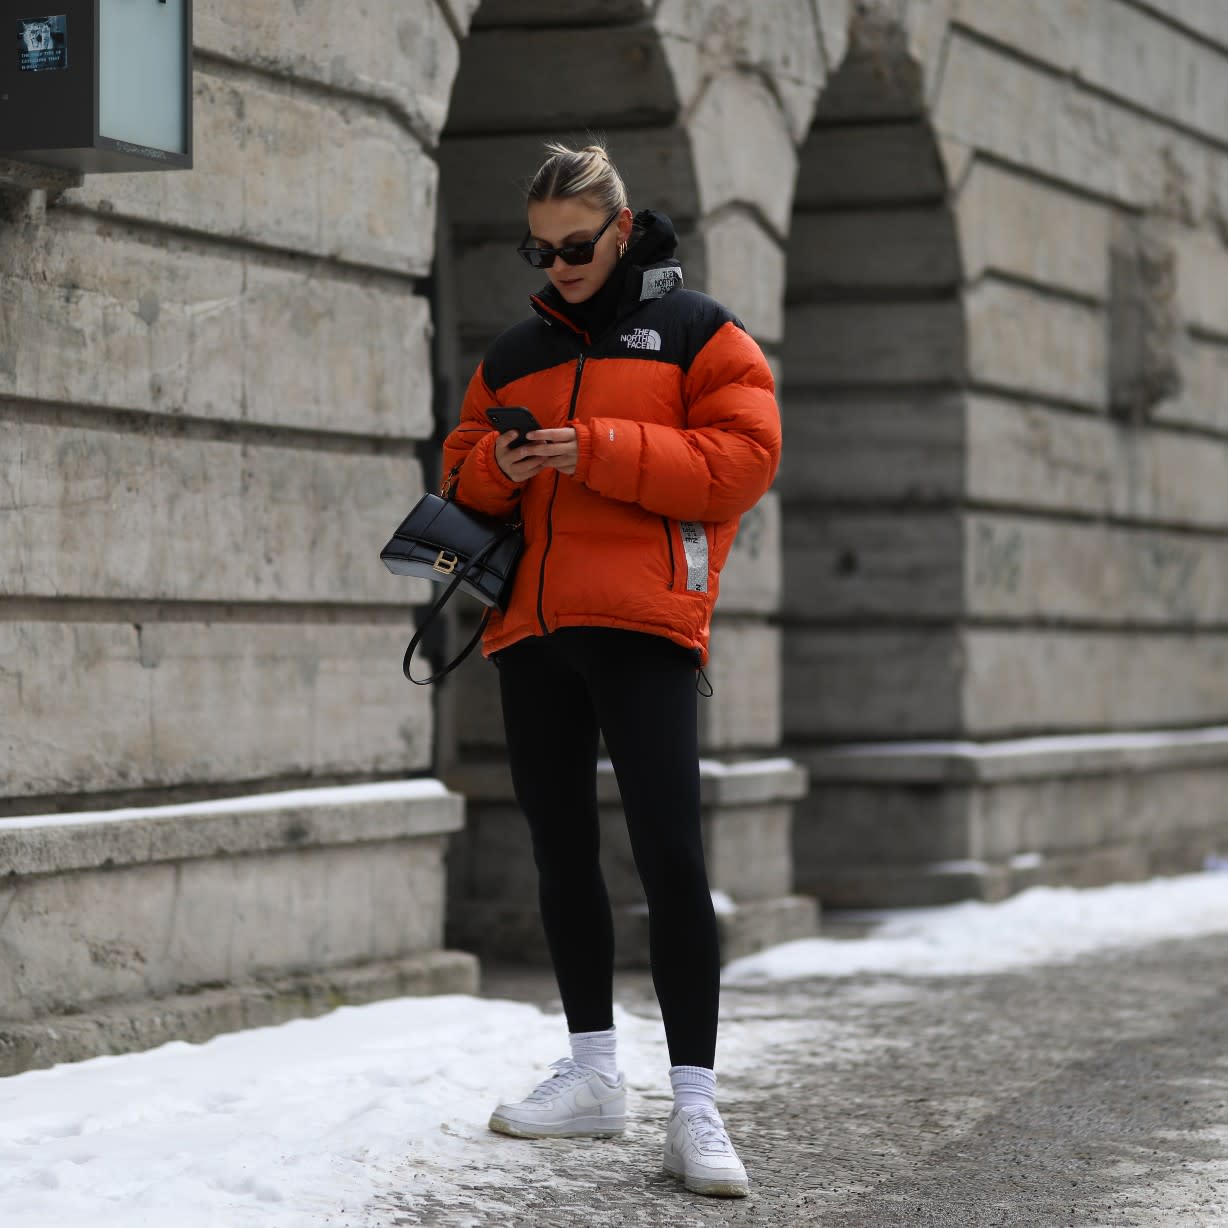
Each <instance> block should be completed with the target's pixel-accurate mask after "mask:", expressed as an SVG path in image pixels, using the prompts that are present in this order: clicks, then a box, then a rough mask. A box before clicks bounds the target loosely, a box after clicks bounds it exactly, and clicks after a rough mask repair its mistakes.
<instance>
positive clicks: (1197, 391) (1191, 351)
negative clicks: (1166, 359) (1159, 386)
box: [1151, 333, 1228, 436]
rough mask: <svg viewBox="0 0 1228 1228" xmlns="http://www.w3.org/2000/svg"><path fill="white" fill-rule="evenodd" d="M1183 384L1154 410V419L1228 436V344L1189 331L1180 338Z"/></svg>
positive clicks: (1179, 361) (1180, 364) (1179, 348)
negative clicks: (1227, 391) (1227, 390)
mask: <svg viewBox="0 0 1228 1228" xmlns="http://www.w3.org/2000/svg"><path fill="white" fill-rule="evenodd" d="M1177 344H1178V351H1179V358H1178V367H1179V370H1180V372H1181V388H1180V390H1179V391H1178V392H1177V394H1176V395H1175V396H1173V397H1172V398H1171V399H1169V400H1167V401H1161V402H1160V403H1159V404H1158V405H1156V406H1155V408H1154V409H1153V410H1152V411H1151V421H1152V422H1155V423H1157V424H1159V423H1172V424H1173V425H1184V426H1195V427H1199V428H1201V429H1202V430H1205V431H1215V432H1216V433H1217V434H1220V435H1224V436H1228V393H1226V392H1225V390H1226V389H1228V344H1226V343H1224V342H1220V341H1212V340H1209V339H1207V338H1205V337H1201V336H1194V335H1190V334H1189V333H1186V334H1185V335H1184V336H1183V337H1181V338H1179V339H1178V342H1177Z"/></svg>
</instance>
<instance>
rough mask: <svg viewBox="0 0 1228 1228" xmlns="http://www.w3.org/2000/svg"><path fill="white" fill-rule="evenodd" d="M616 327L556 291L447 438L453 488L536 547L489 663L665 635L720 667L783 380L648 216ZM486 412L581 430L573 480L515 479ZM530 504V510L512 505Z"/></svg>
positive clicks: (776, 446)
mask: <svg viewBox="0 0 1228 1228" xmlns="http://www.w3.org/2000/svg"><path fill="white" fill-rule="evenodd" d="M636 227H637V233H638V234H639V235H640V238H639V240H638V241H637V242H636V243H635V245H634V246H633V247H632V249H631V251H630V253H629V254H628V256H627V257H626V258H625V260H626V261H627V264H628V268H627V270H626V272H625V274H623V272H622V270H620V271H619V273H620V274H622V275H624V276H625V279H626V284H625V290H624V291H623V293H622V295H621V297H620V300H619V304H618V307H617V310H616V312H615V318H614V324H613V326H612V327H608V328H607V329H606V330H605V331H604V332H603V333H602V334H601V335H600V336H597V337H591V336H589V334H588V333H587V332H585V330H584V328H583V327H582V326H581V324H580V323H578V322H577V319H576V314H577V313H575V312H569V309H568V305H567V304H566V302H565V301H564V300H563V299H562V297H561V296H560V295H558V293H557V292H556V291H554V289H553V287H548V288H547V289H546V290H545V291H543V293H542V294H540V295H535V296H533V298H532V299H531V302H532V304H533V308H534V311H535V312H536V315H535V316H534V317H532V318H530V319H528V320H526V321H524V322H522V323H520V324H517V325H515V326H514V327H512V328H510V329H508V330H507V331H506V332H505V333H503V334H502V335H501V336H499V337H498V338H497V339H496V340H495V342H494V343H493V344H492V345H491V347H490V349H489V350H488V351H487V352H486V355H485V357H484V358H483V360H482V362H481V364H480V365H479V367H478V369H477V371H476V372H475V373H474V376H473V378H472V380H471V381H470V383H469V388H468V390H467V392H466V394H465V399H464V404H463V405H462V408H461V419H460V423H459V425H458V426H457V427H456V429H454V430H453V431H452V433H451V434H450V435H449V436H448V437H447V439H446V440H445V441H444V472H445V473H446V474H448V475H449V476H448V478H446V479H445V483H444V485H445V489H448V488H449V487H451V486H452V484H453V483H455V497H456V499H457V500H458V501H459V502H460V503H462V504H464V505H466V506H467V507H471V508H474V509H475V510H477V511H481V512H485V513H487V514H489V515H493V516H499V517H503V518H512V517H515V516H516V515H517V514H519V516H520V518H521V519H522V520H523V522H524V535H525V550H524V554H523V555H522V557H521V560H520V567H519V569H518V571H517V573H516V580H515V583H514V585H513V589H512V596H511V600H510V602H509V603H508V608H507V611H506V613H504V614H502V615H500V614H499V613H498V612H497V611H496V612H495V613H494V614H493V615H492V617H491V620H490V623H489V625H488V627H487V630H486V634H485V637H484V639H483V645H482V648H483V652H484V653H485V655H487V656H490V655H492V654H493V653H496V652H498V651H499V650H500V649H502V648H506V647H508V646H509V645H511V644H514V643H515V642H516V641H517V640H520V639H523V638H524V637H526V636H530V635H547V634H549V633H550V632H552V631H554V630H556V629H557V628H559V627H577V626H601V627H623V628H627V629H630V630H633V631H646V632H649V633H650V634H653V635H662V636H666V637H667V638H669V639H671V640H673V641H674V642H675V643H678V644H681V645H683V646H684V647H686V648H688V649H690V650H691V651H693V652H694V654H695V660H696V664H697V666H698V665H702V664H704V663H705V662H706V661H707V658H708V637H709V627H710V622H711V618H712V608H713V606H714V604H715V602H716V597H717V591H718V587H719V582H720V572H721V568H722V567H723V566H724V563H725V560H726V558H727V557H728V554H729V548H730V546H731V545H732V544H733V538H734V534H735V533H736V532H737V528H738V520H739V518H740V517H741V515H742V513H744V512H746V511H748V510H749V509H750V508H751V507H753V506H754V504H755V503H756V502H758V500H759V499H760V498H761V497H762V495H763V494H764V492H765V491H766V490H767V489H768V487H769V486H770V485H771V483H772V479H773V478H774V476H775V474H776V468H777V465H778V464H779V461H780V414H779V411H778V409H777V406H776V398H775V393H774V386H773V380H772V373H771V371H770V369H769V368H768V365H767V361H766V360H765V358H764V356H763V353H762V351H761V350H760V349H759V347H758V346H757V345H756V344H755V342H754V341H753V340H752V339H751V338H750V336H749V335H748V334H747V332H746V330H745V329H744V328H743V327H742V325H741V323H740V322H739V321H738V320H737V319H736V318H735V317H734V316H732V315H731V314H730V313H729V312H728V311H726V310H725V308H724V307H722V306H721V305H720V304H719V303H717V302H716V301H715V300H714V299H711V298H709V297H708V296H707V295H703V294H698V293H695V292H694V291H691V290H686V289H683V288H682V271H681V268H680V267H679V265H678V263H677V261H675V260H672V259H669V258H667V259H663V260H653V261H652V262H651V263H649V264H646V265H645V264H642V263H640V260H642V258H643V256H644V254H645V253H647V254H648V255H650V256H659V255H661V254H662V253H665V254H667V255H672V252H673V248H674V236H673V226H672V225H671V224H670V222H669V219H668V218H665V217H664V215H662V214H657V213H652V212H646V213H641V214H639V215H637V217H636ZM492 405H524V406H527V407H528V408H529V409H530V410H532V412H533V414H534V416H535V417H536V418H537V421H538V422H539V423H540V424H541V425H542V426H543V427H551V426H574V427H575V428H576V438H577V440H578V444H579V461H578V463H577V465H576V471H575V474H574V476H570V477H569V476H566V475H563V474H560V473H559V472H558V470H554V469H546V470H544V471H543V472H541V473H539V474H538V475H537V476H536V477H533V478H531V479H530V480H529V481H528V482H525V483H522V484H520V485H517V484H515V483H513V482H511V481H509V480H508V478H507V477H506V476H505V475H504V473H503V471H502V470H501V469H500V468H499V466H498V464H497V463H496V461H495V449H494V444H495V439H496V437H497V433H496V432H495V431H494V429H493V428H492V427H491V426H490V424H489V422H488V421H487V419H486V414H485V411H486V409H487V408H488V407H489V406H492ZM518 505H519V506H518Z"/></svg>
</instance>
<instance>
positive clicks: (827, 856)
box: [793, 750, 976, 884]
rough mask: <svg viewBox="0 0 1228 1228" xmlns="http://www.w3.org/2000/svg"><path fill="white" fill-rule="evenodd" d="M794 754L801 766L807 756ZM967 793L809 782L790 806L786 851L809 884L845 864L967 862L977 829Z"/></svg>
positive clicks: (956, 789) (929, 787)
mask: <svg viewBox="0 0 1228 1228" xmlns="http://www.w3.org/2000/svg"><path fill="white" fill-rule="evenodd" d="M818 753H819V754H821V752H818ZM799 757H800V758H801V760H802V761H803V762H805V761H806V760H807V759H808V758H809V753H808V752H807V751H804V750H803V751H800V752H799ZM969 794H970V789H969V788H967V787H961V786H953V785H950V784H946V785H934V784H929V785H918V784H915V783H909V784H903V783H898V784H890V783H883V784H880V785H871V784H860V783H853V782H850V783H836V782H828V781H816V783H815V786H814V788H813V790H812V792H811V794H810V795H809V796H808V797H807V798H806V799H805V800H803V801H802V802H801V803H799V805H798V807H797V821H796V823H795V826H794V833H793V854H794V859H795V861H796V863H797V866H798V874H799V881H804V882H806V883H811V884H812V883H813V882H814V881H815V880H816V878H817V877H821V876H822V875H823V874H824V873H825V872H830V873H838V872H839V871H840V870H841V869H842V868H843V867H845V866H848V865H857V866H866V865H884V866H892V865H908V864H918V863H919V864H928V863H930V862H934V861H963V860H966V859H968V858H970V857H971V856H972V855H973V854H972V850H973V847H974V841H975V839H976V831H975V824H974V822H973V819H972V815H971V804H970V801H969Z"/></svg>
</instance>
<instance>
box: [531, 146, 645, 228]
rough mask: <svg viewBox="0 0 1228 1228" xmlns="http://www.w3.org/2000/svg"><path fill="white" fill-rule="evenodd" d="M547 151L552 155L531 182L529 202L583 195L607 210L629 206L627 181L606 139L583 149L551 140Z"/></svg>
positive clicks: (609, 211) (612, 210)
mask: <svg viewBox="0 0 1228 1228" xmlns="http://www.w3.org/2000/svg"><path fill="white" fill-rule="evenodd" d="M546 152H547V154H549V155H550V156H549V157H548V158H547V159H546V160H545V162H543V163H542V164H541V167H540V168H539V169H538V172H537V174H536V175H534V176H533V181H532V183H530V184H529V190H528V192H527V194H526V195H527V203H528V204H533V203H534V202H536V201H543V200H564V199H567V198H568V197H575V196H583V197H586V198H587V199H589V200H591V201H592V203H593V204H594V205H596V206H597V207H598V208H599V209H603V210H604V211H605V212H606V213H613V212H614V211H615V210H616V209H625V208H627V187H626V184H624V183H623V181H622V176H621V175H620V174H619V173H618V171H617V169H616V168H615V166H614V163H613V162H612V161H611V160H610V155H609V152H608V151H607V150H606V147H605V144H604V143H603V142H602V141H600V140H595V141H594V142H593V144H591V145H585V146H584V147H583V148H582V149H572V148H571V146H570V145H565V144H563V143H562V142H561V141H548V142H547V143H546Z"/></svg>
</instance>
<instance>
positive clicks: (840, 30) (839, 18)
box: [815, 0, 854, 72]
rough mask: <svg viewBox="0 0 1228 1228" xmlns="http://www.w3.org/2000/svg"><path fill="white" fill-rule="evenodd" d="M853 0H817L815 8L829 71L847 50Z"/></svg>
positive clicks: (842, 57)
mask: <svg viewBox="0 0 1228 1228" xmlns="http://www.w3.org/2000/svg"><path fill="white" fill-rule="evenodd" d="M853 2H854V0H817V2H816V5H815V9H816V12H817V13H818V17H819V29H820V35H821V38H822V45H823V53H824V59H825V61H826V63H827V70H828V72H830V71H831V70H832V69H834V68H835V67H836V66H837V65H838V64H839V63H840V61H841V60H843V59H844V56H845V53H846V52H847V50H848V28H849V19H850V18H851V16H852V13H853Z"/></svg>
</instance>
